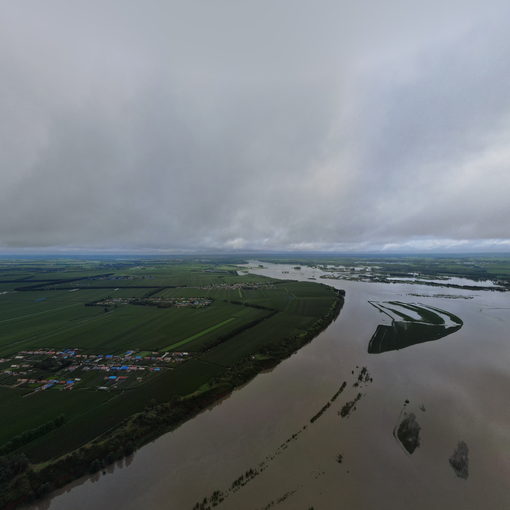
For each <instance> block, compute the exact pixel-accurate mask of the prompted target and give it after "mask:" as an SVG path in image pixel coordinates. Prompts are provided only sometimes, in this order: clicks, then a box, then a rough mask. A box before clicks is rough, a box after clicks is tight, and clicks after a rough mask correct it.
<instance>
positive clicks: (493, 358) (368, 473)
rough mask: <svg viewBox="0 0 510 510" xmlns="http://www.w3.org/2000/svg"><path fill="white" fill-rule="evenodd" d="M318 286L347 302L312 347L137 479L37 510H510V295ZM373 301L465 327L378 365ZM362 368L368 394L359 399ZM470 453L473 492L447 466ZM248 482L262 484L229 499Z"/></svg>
mask: <svg viewBox="0 0 510 510" xmlns="http://www.w3.org/2000/svg"><path fill="white" fill-rule="evenodd" d="M264 266H265V268H264V269H255V270H253V272H255V273H258V274H265V275H269V276H274V277H278V278H287V279H301V280H307V279H308V278H310V277H317V278H318V277H319V276H320V274H321V272H320V271H319V270H317V269H312V268H307V267H303V268H302V269H301V270H299V271H298V270H294V269H293V267H292V266H285V265H272V264H264ZM282 271H287V272H288V273H282ZM317 281H320V282H323V283H327V284H329V285H332V286H334V287H337V288H343V289H345V290H346V301H345V306H344V308H343V310H342V311H341V313H340V316H339V317H338V319H337V320H336V321H335V322H334V323H333V324H331V326H330V327H329V328H327V329H326V330H325V331H324V332H323V333H321V334H320V335H319V336H318V337H317V338H315V339H314V340H313V341H312V342H311V343H310V344H308V345H306V346H305V347H303V348H302V349H300V350H299V351H298V352H297V353H295V354H294V355H293V356H291V357H290V358H289V359H287V360H285V361H283V362H282V363H281V364H280V365H278V366H277V367H276V368H275V369H274V370H272V371H270V372H267V373H262V374H259V375H258V376H257V377H256V378H255V379H254V380H253V381H251V382H250V383H248V384H247V385H246V386H244V387H242V388H240V389H239V390H237V391H235V392H234V393H233V394H232V395H231V396H230V397H228V398H226V399H225V400H224V401H222V402H221V403H219V404H217V405H216V406H214V407H213V408H211V409H208V410H206V411H204V412H202V413H201V414H200V415H198V416H197V417H196V418H194V419H193V420H190V421H189V422H188V423H185V424H184V425H183V426H181V427H180V428H178V429H177V430H176V431H174V432H171V433H168V434H166V435H164V436H162V437H160V438H159V439H157V440H156V441H154V442H153V443H151V444H149V445H147V446H145V447H144V448H142V449H141V450H139V451H138V452H136V453H135V455H134V458H132V459H129V461H128V463H129V466H128V467H119V466H117V467H115V468H114V469H110V470H109V472H108V473H106V474H105V475H98V476H96V477H93V478H87V479H84V480H81V481H79V482H77V483H75V484H74V485H72V486H70V487H68V488H67V489H65V490H63V491H61V492H60V493H59V494H58V495H56V496H55V497H53V499H51V500H46V501H43V502H42V503H40V504H39V505H38V506H37V507H34V508H40V509H49V510H69V509H72V510H82V509H83V510H84V509H90V508H94V509H96V510H102V509H105V510H106V509H108V510H110V509H111V508H122V509H123V510H135V509H136V510H139V509H141V508H144V509H155V510H159V509H179V510H180V509H190V510H191V509H192V508H193V506H194V504H195V503H196V502H197V501H201V500H202V499H203V498H204V497H209V496H211V494H212V493H213V491H215V490H219V491H223V492H224V493H225V494H226V495H227V497H226V499H224V501H223V502H222V503H221V504H220V505H218V506H217V507H216V508H220V509H229V510H239V509H243V510H244V509H247V510H259V509H260V510H262V509H269V508H278V510H280V509H303V510H307V509H309V508H310V507H313V508H314V509H315V510H326V509H341V508H346V509H349V510H356V509H362V510H365V509H366V510H371V509H374V510H375V509H377V510H386V509H388V510H390V509H391V510H400V509H406V510H407V509H409V508H413V509H417V510H430V509H438V510H443V509H457V508H462V509H463V510H466V509H467V510H470V509H473V510H475V509H476V510H479V509H480V508H484V509H494V510H501V509H505V508H510V405H509V400H508V395H509V394H510V369H509V367H510V332H509V319H510V294H509V293H503V292H497V291H488V290H480V291H478V290H477V291H466V290H458V289H451V288H444V289H443V288H439V287H430V286H424V285H415V284H404V283H393V284H382V283H365V282H355V281H338V280H317ZM410 294H412V295H410ZM445 295H448V296H450V297H444V296H445ZM438 296H441V297H438ZM453 296H454V297H455V298H453ZM463 298H467V299H463ZM369 300H371V301H379V302H385V301H391V300H398V301H401V302H409V303H421V304H423V305H426V306H434V307H436V308H439V309H441V310H446V311H447V312H450V313H453V314H455V315H456V316H458V317H459V318H460V319H461V320H462V321H463V325H462V327H461V328H460V329H459V330H458V331H456V332H455V333H453V334H450V335H448V336H446V337H444V338H440V339H438V340H435V341H430V342H425V343H419V344H416V345H411V346H410V347H407V348H405V349H400V350H392V351H388V352H383V353H380V354H369V353H368V352H367V348H368V343H369V341H370V338H371V337H372V335H373V334H374V332H375V330H376V329H377V326H378V325H380V324H389V323H390V322H391V320H390V319H389V318H388V316H387V315H385V314H383V313H381V312H380V311H378V310H377V309H376V308H375V307H373V306H371V305H370V303H369ZM362 367H366V368H367V370H368V374H369V376H370V379H371V381H370V379H369V378H366V379H364V382H362V383H361V384H360V385H359V386H357V387H354V386H353V384H354V383H355V380H356V378H357V375H358V373H359V372H360V370H361V369H362ZM353 372H354V373H353ZM343 381H346V383H347V386H346V388H345V390H344V391H343V392H342V393H341V394H340V395H339V396H338V398H337V399H335V400H334V401H333V402H330V400H331V399H332V397H333V396H334V395H335V393H336V392H337V390H338V389H339V387H340V385H341V384H342V382H343ZM358 393H361V396H360V397H358V398H359V400H358V401H357V402H356V404H355V405H354V406H353V407H352V409H351V412H350V413H348V414H347V415H346V416H345V417H342V416H341V415H340V413H339V411H340V410H341V409H342V407H343V406H344V405H345V404H346V403H347V402H349V401H352V400H353V399H355V398H356V396H357V395H358ZM406 400H407V401H408V403H406ZM328 402H330V406H329V407H327V408H326V409H325V411H324V412H323V413H322V414H321V415H320V417H319V418H317V419H316V420H315V421H314V422H313V423H310V418H311V417H312V416H314V415H316V414H317V413H318V412H319V411H321V408H323V406H324V405H325V404H327V403H328ZM411 414H413V415H414V416H415V420H416V422H417V423H418V425H419V429H420V430H419V446H418V447H417V448H416V449H415V450H414V452H413V453H412V454H409V453H408V451H406V449H405V448H404V447H403V445H402V444H401V443H400V442H399V440H398V437H397V436H398V434H395V435H394V430H395V429H397V428H398V426H399V423H401V421H402V420H403V417H405V416H409V415H411ZM305 426H306V428H304V427H305ZM413 426H414V418H413ZM293 434H296V435H295V436H294V439H292V440H290V441H288V442H287V440H288V439H290V438H292V435H293ZM460 442H464V443H465V444H466V445H467V448H468V461H469V465H468V466H462V468H461V469H462V470H464V471H463V473H464V474H465V472H466V471H467V472H468V476H467V478H462V477H461V476H460V475H459V476H457V474H456V471H454V469H453V467H452V465H450V462H449V459H450V458H453V457H452V456H453V455H454V452H455V451H456V449H458V445H459V443H460ZM282 444H284V446H283V447H282ZM339 455H341V457H339ZM340 459H341V462H339V460H340ZM249 469H254V470H257V471H258V472H259V474H258V475H256V476H254V477H248V478H249V482H248V483H246V485H244V486H243V487H242V488H241V489H240V490H238V491H236V492H232V491H229V488H230V487H231V485H232V483H233V482H234V481H235V480H236V479H237V478H238V477H240V476H241V475H242V474H243V473H245V472H246V471H248V470H249Z"/></svg>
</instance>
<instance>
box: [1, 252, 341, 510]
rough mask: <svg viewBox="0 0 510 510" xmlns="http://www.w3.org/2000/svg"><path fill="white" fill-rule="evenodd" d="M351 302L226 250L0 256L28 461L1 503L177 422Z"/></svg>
mask: <svg viewBox="0 0 510 510" xmlns="http://www.w3.org/2000/svg"><path fill="white" fill-rule="evenodd" d="M342 302H343V297H342V295H341V293H339V292H338V291H335V290H333V289H332V288H330V287H327V286H325V285H322V284H318V283H312V282H294V281H285V282H283V281H280V280H273V279H270V278H266V277H262V276H254V275H243V276H239V275H238V274H237V271H236V268H235V266H234V265H230V264H225V262H219V261H203V260H201V261H196V260H190V259H184V260H172V259H170V260H158V259H144V260H134V259H130V260H122V261H119V260H99V261H97V260H79V259H71V260H64V259H60V260H40V259H39V260H38V259H35V260H18V261H13V260H9V261H6V260H0V413H1V415H2V416H6V417H8V419H7V420H3V421H2V424H1V425H0V461H1V462H4V464H5V463H6V465H8V466H9V465H10V463H12V462H14V461H13V460H12V459H18V458H22V459H26V460H24V461H23V462H25V463H26V465H25V467H24V469H22V470H21V474H20V473H18V474H17V475H16V476H14V477H10V478H8V480H7V482H2V480H1V477H0V486H2V483H4V485H5V486H2V487H0V488H3V494H4V496H3V497H4V501H3V502H5V501H9V500H11V499H12V498H14V497H18V496H19V497H21V498H23V497H25V496H26V494H25V493H26V492H27V489H26V484H27V483H29V485H30V487H32V489H31V490H33V495H35V496H37V495H39V493H40V492H41V491H42V492H44V490H42V489H40V486H41V485H42V486H44V487H46V486H45V485H44V484H48V483H49V484H51V487H53V486H58V485H61V484H63V483H65V482H67V481H69V480H70V479H72V478H74V477H76V476H80V475H82V474H84V473H85V472H89V471H90V472H92V471H94V470H96V468H98V466H99V468H100V467H101V466H104V465H106V464H108V463H110V462H113V460H115V459H117V458H121V457H122V456H124V455H126V454H129V453H130V452H131V451H132V450H133V449H135V448H136V447H138V446H140V445H142V444H144V442H146V441H148V440H150V439H151V438H153V437H155V436H157V435H158V434H161V433H163V432H165V431H166V430H169V429H170V428H172V427H175V426H176V425H178V423H180V422H182V421H183V420H185V419H188V418H190V417H191V416H193V415H194V414H196V412H198V411H200V409H201V408H203V407H204V406H205V405H209V404H210V403H211V402H213V401H215V400H217V399H218V398H220V397H222V396H224V395H225V394H227V393H229V392H230V391H231V390H232V389H233V388H235V387H236V386H238V385H239V384H242V383H244V382H245V381H246V380H248V379H250V378H251V377H253V376H254V375H256V373H257V372H259V371H260V370H262V369H264V368H267V367H269V366H272V365H274V364H276V363H277V362H278V361H279V360H281V359H282V358H284V357H286V356H288V355H289V354H291V353H292V352H293V351H295V350H296V349H298V348H299V347H300V346H301V345H303V344H304V343H306V342H307V341H309V340H310V339H311V338H313V336H315V335H316V334H317V333H318V332H319V331H320V330H321V329H323V328H324V327H325V326H327V324H328V323H329V322H330V321H331V320H332V319H334V318H335V317H336V315H337V314H338V312H339V310H340V308H341V305H342ZM121 443H122V444H121ZM126 444H127V445H128V446H127V447H126ZM66 455H67V456H66ZM70 459H71V460H70ZM1 462H0V463H1ZM27 462H28V463H27ZM69 463H70V464H71V466H69V465H68V464H69ZM0 467H1V466H0ZM69 473H74V474H69ZM27 477H28V479H29V480H30V482H27ZM20 484H24V485H23V486H24V487H25V489H23V490H22V489H21V488H20V487H19V485H20ZM45 490H46V489H45ZM29 492H30V491H29ZM3 502H2V501H0V503H3ZM1 506H2V504H0V507H1Z"/></svg>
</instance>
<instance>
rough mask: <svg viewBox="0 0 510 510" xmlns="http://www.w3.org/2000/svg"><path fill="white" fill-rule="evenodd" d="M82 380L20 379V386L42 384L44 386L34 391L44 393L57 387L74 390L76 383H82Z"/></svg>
mask: <svg viewBox="0 0 510 510" xmlns="http://www.w3.org/2000/svg"><path fill="white" fill-rule="evenodd" d="M80 381H81V379H79V378H76V379H65V380H59V379H42V380H39V379H28V378H18V385H20V384H41V385H42V386H39V387H37V388H35V390H34V391H44V390H47V389H49V388H51V387H53V386H55V385H60V386H62V388H63V389H65V390H72V389H73V386H74V384H75V383H77V382H80Z"/></svg>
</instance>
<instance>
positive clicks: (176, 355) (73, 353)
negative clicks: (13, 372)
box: [0, 349, 190, 366]
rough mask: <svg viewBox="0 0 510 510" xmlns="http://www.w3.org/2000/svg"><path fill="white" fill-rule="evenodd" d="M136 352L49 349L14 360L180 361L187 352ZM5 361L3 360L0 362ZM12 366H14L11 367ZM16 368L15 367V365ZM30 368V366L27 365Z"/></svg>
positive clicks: (20, 356)
mask: <svg viewBox="0 0 510 510" xmlns="http://www.w3.org/2000/svg"><path fill="white" fill-rule="evenodd" d="M135 352H136V351H126V352H125V353H124V354H80V352H79V350H78V349H64V350H62V351H57V350H51V349H37V350H34V351H21V352H20V353H19V354H18V355H17V356H15V357H14V358H15V359H24V358H25V357H26V356H54V357H58V358H63V359H76V360H89V361H90V360H92V361H93V362H96V363H97V362H99V361H101V360H111V361H112V362H113V361H118V360H126V361H129V360H133V361H135V362H140V361H167V362H168V361H181V360H184V359H186V358H187V357H188V356H189V355H190V353H189V352H183V351H181V352H165V353H164V354H160V353H159V352H157V351H153V352H151V353H150V354H149V355H147V356H141V355H135ZM1 361H5V360H0V362H1ZM11 366H14V365H11ZM16 366H17V365H16ZM27 366H30V365H27Z"/></svg>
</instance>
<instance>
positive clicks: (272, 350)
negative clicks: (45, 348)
mask: <svg viewBox="0 0 510 510" xmlns="http://www.w3.org/2000/svg"><path fill="white" fill-rule="evenodd" d="M344 301H345V291H343V290H338V289H335V298H334V300H333V302H332V304H331V307H330V308H329V310H328V312H327V313H326V314H324V315H323V316H322V317H321V318H319V319H317V321H315V323H314V324H313V325H312V326H311V327H310V328H308V329H307V330H306V331H304V332H303V333H300V334H299V335H296V336H293V337H287V338H285V339H283V340H281V341H279V342H278V343H276V344H271V345H269V346H266V347H263V348H261V349H260V350H259V351H256V352H254V353H252V354H251V355H250V356H248V357H246V358H245V359H244V360H243V361H242V362H241V363H239V364H238V365H237V366H236V367H231V368H228V369H226V370H225V372H224V373H223V374H221V376H220V377H219V381H217V382H216V383H215V384H214V385H213V386H210V387H208V388H205V389H203V390H201V391H200V390H198V391H196V392H194V393H192V394H190V395H186V396H184V397H181V398H178V399H174V400H170V401H168V402H165V403H159V404H158V403H156V404H148V405H147V406H146V408H145V409H144V410H143V411H142V412H138V413H135V414H134V415H132V416H130V417H129V418H127V419H126V420H125V421H124V422H121V424H120V425H119V426H117V427H116V428H115V429H114V430H111V431H109V432H106V433H103V434H102V435H100V436H98V437H97V438H95V439H94V440H93V441H91V442H89V443H87V444H85V445H83V446H81V447H80V448H78V449H76V450H74V451H72V452H70V453H68V454H66V455H65V456H62V457H60V458H57V459H55V460H54V461H53V462H50V463H44V464H43V465H39V466H38V465H35V466H30V465H28V463H27V465H26V466H25V468H24V470H22V471H21V472H20V473H19V475H18V476H17V477H16V478H14V479H13V480H12V482H11V483H10V484H9V486H8V487H6V491H5V492H4V494H3V495H2V496H3V498H5V499H3V501H2V500H0V505H1V506H0V508H4V509H6V510H13V509H15V508H18V507H20V506H22V505H27V504H30V503H33V502H35V501H37V500H40V499H41V498H43V497H51V493H53V492H54V491H56V490H57V489H62V488H63V487H64V486H66V485H67V484H69V483H71V482H74V481H76V480H78V479H79V478H82V477H84V476H87V475H93V474H95V473H97V472H100V471H103V470H104V469H106V468H107V467H108V466H111V465H113V464H114V463H115V462H117V461H120V460H122V459H125V458H126V457H129V456H130V455H132V454H133V453H134V452H135V451H136V450H138V449H140V448H142V447H143V446H145V445H146V444H148V443H150V442H152V441H154V440H155V439H157V438H159V437H161V436H162V435H164V434H166V433H168V432H171V431H173V430H175V429H177V428H178V427H179V426H180V425H182V424H183V423H185V422H187V421H189V420H190V419H192V418H194V417H195V416H197V415H198V414H200V413H201V412H203V411H204V410H206V409H207V408H208V407H210V406H211V405H215V404H216V403H218V402H220V401H221V400H222V399H224V398H227V397H228V396H229V395H230V394H231V393H232V392H233V391H235V390H237V389H239V388H240V387H242V386H243V385H245V384H247V383H249V382H250V381H251V380H252V379H254V378H255V376H257V375H258V374H259V373H261V372H263V371H266V370H271V369H272V368H274V367H276V366H277V365H278V364H279V363H280V362H281V361H283V360H285V359H287V358H289V357H290V356H292V354H294V353H295V352H297V351H298V350H299V349H300V348H301V347H303V346H305V345H306V344H308V343H310V342H311V341H312V340H313V339H314V338H316V337H317V336H318V335H319V333H321V332H322V331H324V330H325V329H326V328H327V327H328V326H329V325H330V324H331V323H332V322H333V321H334V320H335V319H336V318H337V317H338V315H339V314H340V311H341V309H342V307H343V305H344Z"/></svg>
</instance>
